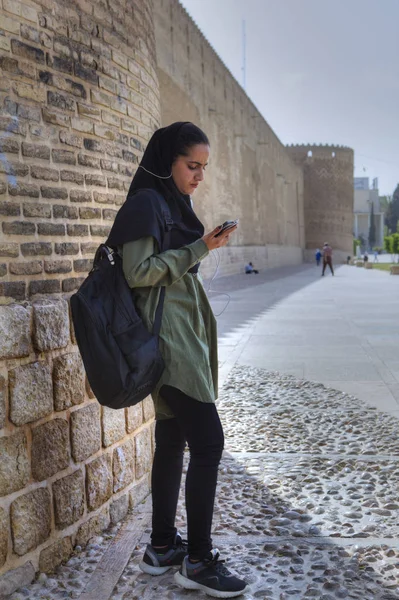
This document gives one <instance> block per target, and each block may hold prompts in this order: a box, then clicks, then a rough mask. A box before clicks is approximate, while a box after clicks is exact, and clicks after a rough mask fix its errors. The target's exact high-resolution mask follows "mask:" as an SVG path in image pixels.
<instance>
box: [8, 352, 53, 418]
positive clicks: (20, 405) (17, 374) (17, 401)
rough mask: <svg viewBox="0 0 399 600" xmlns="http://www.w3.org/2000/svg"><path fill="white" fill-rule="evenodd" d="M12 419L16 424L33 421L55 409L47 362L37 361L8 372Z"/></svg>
mask: <svg viewBox="0 0 399 600" xmlns="http://www.w3.org/2000/svg"><path fill="white" fill-rule="evenodd" d="M8 378H9V387H10V421H11V422H12V423H13V424H14V425H24V424H25V423H31V422H32V421H36V420H37V419H40V418H41V417H45V416H46V415H49V414H50V413H51V412H52V411H53V382H52V379H51V369H50V366H49V365H48V364H47V363H42V362H35V363H31V364H28V365H23V366H21V367H17V368H16V369H13V370H12V371H9V373H8Z"/></svg>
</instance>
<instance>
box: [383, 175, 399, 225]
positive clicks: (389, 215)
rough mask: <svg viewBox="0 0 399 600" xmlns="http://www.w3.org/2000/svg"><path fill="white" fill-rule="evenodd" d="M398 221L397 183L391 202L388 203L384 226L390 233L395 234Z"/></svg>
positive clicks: (398, 191) (398, 187) (398, 198)
mask: <svg viewBox="0 0 399 600" xmlns="http://www.w3.org/2000/svg"><path fill="white" fill-rule="evenodd" d="M398 221H399V183H398V185H397V186H396V189H395V191H394V193H393V196H392V201H391V202H389V204H388V208H387V211H386V213H385V224H386V225H387V226H388V229H389V231H390V232H391V233H395V232H396V225H397V223H398Z"/></svg>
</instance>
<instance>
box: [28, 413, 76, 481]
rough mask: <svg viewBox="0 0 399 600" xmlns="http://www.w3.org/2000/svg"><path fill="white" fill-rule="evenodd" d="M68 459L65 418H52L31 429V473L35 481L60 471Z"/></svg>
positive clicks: (67, 436)
mask: <svg viewBox="0 0 399 600" xmlns="http://www.w3.org/2000/svg"><path fill="white" fill-rule="evenodd" d="M69 461H70V445H69V425H68V422H67V421H66V420H65V419H53V420H51V421H48V422H47V423H43V425H39V426H38V427H35V428H33V429H32V475H33V478H34V479H35V480H36V481H43V480H44V479H48V478H49V477H51V476H52V475H55V473H58V472H59V471H62V470H63V469H65V468H66V467H67V466H68V465H69Z"/></svg>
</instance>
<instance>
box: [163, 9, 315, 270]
mask: <svg viewBox="0 0 399 600" xmlns="http://www.w3.org/2000/svg"><path fill="white" fill-rule="evenodd" d="M154 9H155V38H156V46H157V60H158V77H159V82H160V90H161V114H162V124H163V125H166V124H169V123H171V122H173V121H177V120H191V121H193V122H194V123H196V124H198V125H199V126H200V127H201V128H202V129H203V130H204V131H205V132H206V133H207V135H208V137H209V139H210V143H211V157H210V163H209V167H208V170H207V176H206V178H205V181H204V182H203V184H202V185H201V189H199V190H198V192H197V193H196V194H195V195H194V204H195V209H196V211H197V212H198V215H199V216H200V218H201V219H202V220H203V222H204V224H205V225H206V228H207V229H208V230H209V229H211V228H213V227H215V226H216V225H218V224H219V223H222V222H223V221H225V220H226V219H233V218H239V219H240V227H239V230H238V232H237V233H236V234H234V237H233V238H232V240H231V242H230V246H229V248H226V249H223V250H222V251H221V271H220V273H221V274H227V273H233V272H238V271H240V270H242V268H243V263H244V262H245V261H246V260H248V259H249V260H250V259H251V258H253V259H254V261H255V260H256V264H257V265H258V266H259V267H262V268H266V267H271V266H280V265H284V264H299V263H301V262H302V249H303V248H304V246H305V234H304V212H303V175H302V169H301V168H298V167H297V166H296V165H295V164H294V163H293V161H292V160H291V158H290V155H289V153H288V152H287V150H286V148H285V146H284V145H283V144H282V143H281V142H280V140H279V139H278V138H277V136H276V135H275V133H274V132H273V130H272V129H271V127H270V126H269V125H268V124H267V122H266V121H265V120H264V119H263V117H262V116H261V115H260V113H259V111H258V110H257V109H256V107H255V106H254V104H253V103H252V102H251V100H250V99H249V98H248V96H247V95H246V94H245V92H244V90H243V89H242V88H241V86H240V85H239V84H238V83H237V81H236V80H235V79H234V77H233V76H232V75H231V73H230V72H229V71H228V69H227V68H226V67H225V65H224V64H223V63H222V61H221V59H220V58H219V57H218V55H217V54H216V53H215V51H214V50H213V49H212V47H211V46H210V44H209V43H208V42H207V40H206V39H205V38H204V36H203V35H202V33H201V31H200V30H199V29H198V27H197V26H196V24H195V23H194V21H193V20H192V19H191V17H190V16H189V15H188V14H187V12H186V11H185V10H184V8H183V7H182V6H181V5H180V4H179V2H178V0H159V1H158V2H156V3H155V5H154ZM255 255H256V259H255V258H254V256H255ZM213 271H214V261H213V260H212V258H208V259H207V260H206V261H205V262H204V271H203V272H204V274H205V275H206V276H207V275H210V274H212V273H213Z"/></svg>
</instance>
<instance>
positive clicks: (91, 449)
mask: <svg viewBox="0 0 399 600" xmlns="http://www.w3.org/2000/svg"><path fill="white" fill-rule="evenodd" d="M71 443H72V456H73V459H74V461H75V462H80V461H82V460H85V459H86V458H89V456H91V455H92V454H94V453H95V452H98V450H100V448H101V426H100V407H99V405H98V404H96V403H93V404H90V405H89V406H85V407H83V408H80V409H79V410H76V411H73V412H72V414H71Z"/></svg>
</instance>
